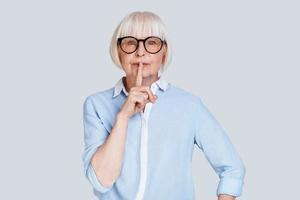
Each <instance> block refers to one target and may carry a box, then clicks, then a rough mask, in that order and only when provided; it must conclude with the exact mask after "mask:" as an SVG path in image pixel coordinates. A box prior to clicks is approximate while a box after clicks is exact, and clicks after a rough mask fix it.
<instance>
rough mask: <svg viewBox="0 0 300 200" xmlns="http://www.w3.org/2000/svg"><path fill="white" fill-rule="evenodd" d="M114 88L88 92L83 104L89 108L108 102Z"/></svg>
mask: <svg viewBox="0 0 300 200" xmlns="http://www.w3.org/2000/svg"><path fill="white" fill-rule="evenodd" d="M113 91H114V88H113V87H111V88H108V89H105V90H101V91H96V92H93V93H90V94H88V95H87V96H86V97H85V99H84V101H83V106H84V108H85V109H88V108H90V107H94V108H95V107H98V106H101V105H103V104H106V103H108V102H109V101H110V100H111V99H112V95H113Z"/></svg>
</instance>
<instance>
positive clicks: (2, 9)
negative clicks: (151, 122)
mask: <svg viewBox="0 0 300 200" xmlns="http://www.w3.org/2000/svg"><path fill="white" fill-rule="evenodd" d="M136 10H141V11H142V10H148V11H153V12H155V13H156V14H158V15H159V16H160V17H161V18H162V19H163V21H164V22H165V24H166V25H167V27H168V30H169V33H170V35H171V39H172V41H173V49H174V57H173V62H172V64H171V66H170V68H169V69H168V70H167V71H166V72H165V73H164V74H163V76H164V77H165V78H166V79H168V81H169V82H171V83H172V84H174V85H177V86H178V87H182V88H184V89H186V90H188V91H190V92H192V93H194V94H196V95H199V96H201V97H202V99H203V101H204V103H205V104H206V105H207V106H208V108H209V109H210V111H211V112H212V113H213V114H214V116H215V117H216V118H217V119H218V120H219V122H220V123H221V124H222V125H223V127H224V128H225V130H226V131H227V133H228V135H229V137H230V138H231V140H232V142H233V144H234V145H235V147H236V149H237V150H238V152H239V154H240V155H241V157H242V159H243V161H244V163H245V165H246V168H247V174H246V178H245V186H244V190H243V196H242V197H241V198H239V199H241V200H259V199H262V200H265V199H272V200H282V199H296V198H297V195H298V194H297V192H298V188H299V178H300V177H299V173H298V170H299V167H300V166H299V159H298V157H297V151H299V147H297V143H298V141H299V133H300V132H299V125H298V124H297V123H299V111H300V109H299V99H300V98H299V97H300V95H299V85H300V83H299V82H300V81H299V67H300V60H299V55H300V40H299V35H300V31H299V24H300V23H299V19H300V14H299V10H300V9H299V3H298V2H297V1H290V0H284V1H283V0H282V1H277V0H273V1H267V0H259V1H258V0H251V1H190V0H185V1H174V0H172V1H171V0H168V1H167V0H165V1H158V0H155V1H154V0H152V1H147V2H146V1H145V2H141V1H138V0H135V1H109V2H108V1H107V2H103V1H76V0H72V1H71V0H69V1H67V0H59V1H58V0H52V1H41V0H36V1H33V0H28V1H20V0H19V1H1V3H0V23H1V27H0V28H1V31H0V36H1V37H0V55H1V59H0V66H1V72H0V91H1V104H0V120H1V126H0V133H1V138H0V148H1V149H0V158H1V170H0V187H1V189H0V190H1V192H0V199H5V200H6V199H44V200H48V199H49V200H53V199H95V197H94V196H93V194H92V189H91V186H90V185H89V183H88V182H87V180H86V179H85V177H84V174H83V171H82V161H81V155H82V152H83V126H82V104H83V100H84V99H85V97H86V96H87V95H89V94H91V93H93V92H96V91H101V90H104V89H107V88H109V87H112V86H113V85H114V84H115V83H116V81H117V80H118V79H119V78H120V76H122V75H123V72H122V71H121V70H120V69H118V68H117V67H115V66H114V65H113V63H112V61H111V60H110V57H109V53H108V46H109V42H110V39H111V36H112V34H113V31H114V29H115V27H116V26H117V24H118V23H119V22H120V20H121V19H122V18H123V17H124V16H125V15H127V14H128V13H130V12H132V11H136ZM193 173H194V183H195V191H196V197H197V198H196V199H199V200H211V199H216V197H215V190H216V188H217V183H218V177H217V176H216V174H215V173H214V171H213V169H212V168H211V167H210V166H209V164H208V162H207V161H206V160H205V158H204V155H203V154H202V153H201V151H200V150H199V149H197V148H196V147H195V152H194V160H193Z"/></svg>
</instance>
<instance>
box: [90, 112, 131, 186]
mask: <svg viewBox="0 0 300 200" xmlns="http://www.w3.org/2000/svg"><path fill="white" fill-rule="evenodd" d="M128 120H129V119H128V118H126V117H123V116H121V115H119V114H118V115H117V117H116V120H115V124H114V126H113V128H112V131H111V133H110V134H109V136H108V137H107V139H106V141H105V142H104V143H103V144H102V145H101V147H100V148H99V149H98V150H97V151H96V152H95V154H94V156H93V157H92V160H91V164H92V167H93V169H94V171H95V174H96V176H97V179H98V180H99V181H100V183H101V184H102V185H103V186H105V187H108V186H110V185H111V184H112V183H113V182H114V181H115V180H116V179H117V178H118V177H119V174H120V172H121V167H122V163H123V157H124V150H125V143H126V135H127V128H128Z"/></svg>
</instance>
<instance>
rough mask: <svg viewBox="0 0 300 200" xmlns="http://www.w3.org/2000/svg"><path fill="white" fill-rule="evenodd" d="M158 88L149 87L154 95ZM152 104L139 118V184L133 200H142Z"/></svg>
mask: <svg viewBox="0 0 300 200" xmlns="http://www.w3.org/2000/svg"><path fill="white" fill-rule="evenodd" d="M157 89H158V87H157V85H156V84H153V85H152V86H151V91H152V92H153V93H154V94H155V93H156V91H157ZM152 105H153V104H152V103H151V102H149V103H147V104H146V106H145V111H144V112H140V116H141V142H140V182H139V187H138V192H137V195H136V198H135V200H142V199H143V196H144V192H145V187H146V181H147V166H148V165H147V162H148V118H149V114H150V111H151V107H152Z"/></svg>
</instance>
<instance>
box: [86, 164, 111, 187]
mask: <svg viewBox="0 0 300 200" xmlns="http://www.w3.org/2000/svg"><path fill="white" fill-rule="evenodd" d="M87 175H88V178H89V180H90V181H91V184H92V185H93V186H94V188H95V189H96V190H97V191H99V192H101V193H105V192H107V191H109V190H110V189H111V188H112V186H113V184H112V185H111V186H109V187H105V186H103V185H102V184H101V183H100V182H99V181H98V179H97V176H96V173H95V171H94V169H93V167H92V165H91V164H90V165H89V167H88V172H87Z"/></svg>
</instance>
